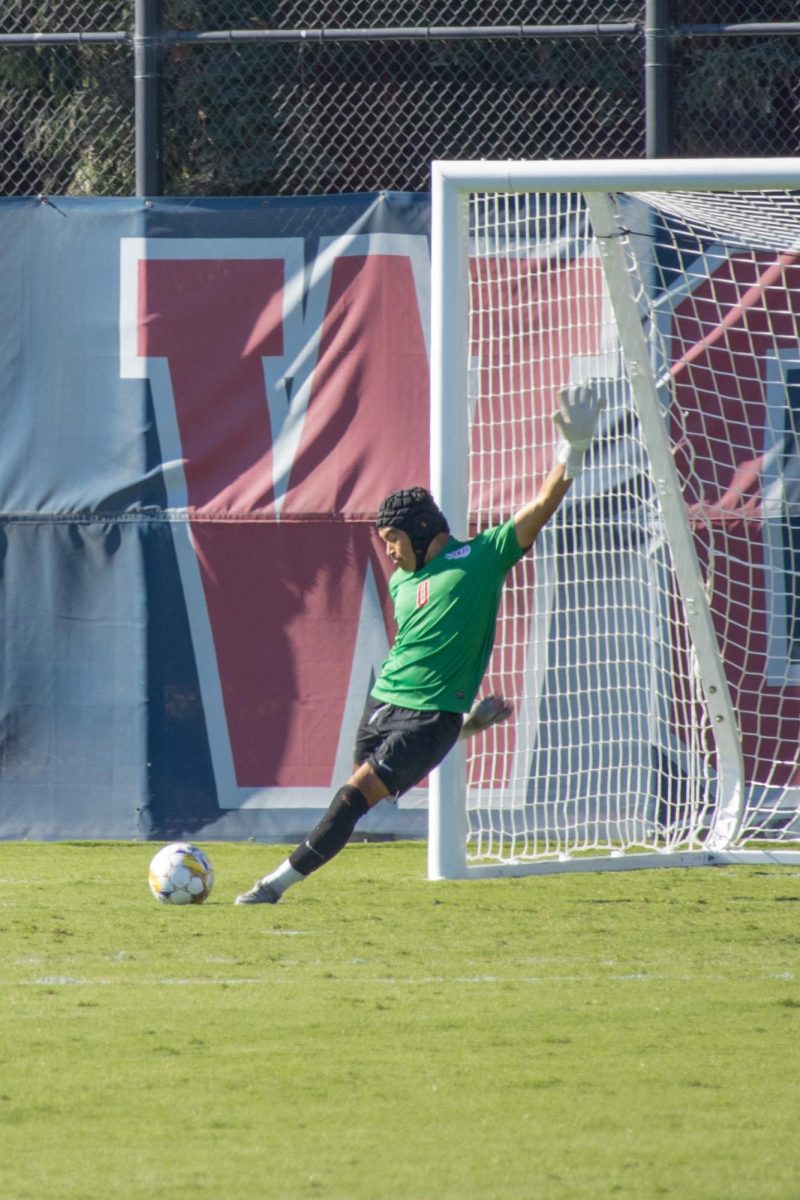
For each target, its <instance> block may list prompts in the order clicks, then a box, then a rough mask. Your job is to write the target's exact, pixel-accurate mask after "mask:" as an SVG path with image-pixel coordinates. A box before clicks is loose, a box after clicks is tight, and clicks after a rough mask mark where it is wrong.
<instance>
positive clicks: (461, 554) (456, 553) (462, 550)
mask: <svg viewBox="0 0 800 1200" xmlns="http://www.w3.org/2000/svg"><path fill="white" fill-rule="evenodd" d="M471 553H472V546H459V547H458V549H457V550H451V551H450V553H449V554H445V558H469V556H470V554H471Z"/></svg>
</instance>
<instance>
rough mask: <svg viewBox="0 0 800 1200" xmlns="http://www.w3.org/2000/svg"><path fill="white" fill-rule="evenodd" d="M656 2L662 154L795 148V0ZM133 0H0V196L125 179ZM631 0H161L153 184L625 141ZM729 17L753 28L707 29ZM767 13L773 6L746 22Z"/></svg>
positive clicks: (130, 178) (331, 187)
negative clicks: (663, 100)
mask: <svg viewBox="0 0 800 1200" xmlns="http://www.w3.org/2000/svg"><path fill="white" fill-rule="evenodd" d="M665 7H667V8H669V12H670V17H669V19H670V28H669V30H668V47H669V58H670V64H669V71H668V79H669V86H668V90H667V93H666V94H667V96H668V112H667V113H666V117H667V120H666V123H665V125H666V128H667V134H668V141H669V147H668V148H669V152H670V153H672V154H674V155H675V156H698V157H714V156H721V155H727V154H752V155H793V154H796V153H798V152H800V132H799V131H800V21H797V19H796V18H797V16H798V13H797V5H796V0H763V2H762V3H758V0H748V3H747V4H744V3H742V2H739V3H734V2H732V0H730V2H725V0H717V2H716V3H714V2H713V0H711V2H706V3H700V0H682V2H681V0H679V2H678V3H674V4H672V5H667V6H665ZM136 8H137V3H135V0H91V2H90V0H9V2H7V3H6V4H5V5H4V6H3V8H2V11H1V12H0V194H5V195H21V194H37V193H42V192H44V193H49V194H73V195H76V194H95V195H126V194H131V193H133V192H134V191H135V190H136V164H135V159H136V126H135V117H136V112H135V109H136V91H135V85H134V76H135V73H136V64H135V44H136V36H135V18H136V11H135V10H136ZM644 9H645V6H644V5H643V4H642V3H641V2H640V0H585V2H583V3H577V4H576V3H568V2H567V0H539V2H538V3H536V2H534V3H523V2H522V0H511V2H506V3H503V2H501V0H495V2H492V0H487V2H486V3H483V4H478V3H476V2H475V0H441V2H440V3H438V4H436V5H433V4H431V3H420V2H414V0H348V3H344V0H314V3H312V2H311V0H209V2H207V3H200V2H199V0H163V2H162V3H160V4H159V5H158V18H159V23H160V31H159V36H158V39H157V45H158V50H157V59H156V61H157V63H158V68H159V74H160V85H159V89H158V90H159V96H160V103H159V105H158V112H159V128H160V143H161V146H162V147H163V158H162V159H161V160H160V162H161V169H160V174H161V180H160V189H159V190H161V191H162V192H164V193H165V194H168V195H176V196H189V195H246V194H249V195H253V194H314V193H325V192H327V193H333V192H358V191H377V190H384V189H395V190H401V191H418V190H425V189H427V187H428V178H429V166H430V161H431V160H432V159H434V158H577V157H584V158H611V157H614V158H626V157H641V156H643V155H644V154H645V151H646V140H645V139H646V124H647V121H648V113H647V111H646V103H645V95H646V88H645V71H646V66H645V60H646V58H647V50H646V30H645V19H644ZM745 20H746V21H747V22H748V28H749V29H753V30H754V31H752V32H743V31H742V30H741V29H740V30H737V31H735V32H733V33H732V32H731V30H730V29H727V30H726V29H725V28H723V27H724V26H725V25H728V26H729V25H730V24H731V23H733V22H737V21H739V22H741V21H745ZM759 22H760V23H761V24H762V25H763V26H764V27H765V28H763V29H761V28H759V29H754V26H755V25H756V23H759ZM775 22H784V23H786V26H785V28H783V29H782V30H781V31H780V32H778V31H777V29H775V28H766V27H767V26H768V25H769V24H770V23H775ZM714 26H719V28H718V29H715V28H714ZM224 31H236V32H232V33H229V34H228V35H227V36H225V35H224ZM33 34H36V35H37V40H34V39H33V38H32V36H31V35H33ZM56 39H61V40H56ZM649 115H650V117H651V118H652V114H649Z"/></svg>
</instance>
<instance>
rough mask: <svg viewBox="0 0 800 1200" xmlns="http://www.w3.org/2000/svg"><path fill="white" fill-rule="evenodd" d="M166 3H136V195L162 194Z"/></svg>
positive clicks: (146, 0)
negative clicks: (163, 33) (162, 88)
mask: <svg viewBox="0 0 800 1200" xmlns="http://www.w3.org/2000/svg"><path fill="white" fill-rule="evenodd" d="M161 20H162V0H136V4H135V12H134V32H133V58H134V67H133V70H134V103H135V126H136V195H137V196H158V195H160V193H161V172H162V137H163V134H162V127H161V43H160V37H161Z"/></svg>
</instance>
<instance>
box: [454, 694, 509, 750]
mask: <svg viewBox="0 0 800 1200" xmlns="http://www.w3.org/2000/svg"><path fill="white" fill-rule="evenodd" d="M513 711H514V708H513V706H512V705H511V704H509V703H508V702H507V701H506V700H504V699H503V697H502V696H484V698H483V699H482V700H476V701H475V703H474V704H473V706H472V708H471V709H470V710H469V712H468V713H467V715H466V717H465V718H464V724H463V725H462V726H461V733H460V734H459V735H458V736H459V738H460V739H461V741H465V740H466V739H467V738H468V737H472V735H473V733H483V731H484V729H488V728H489V726H490V725H496V724H497V723H498V722H499V721H507V720H508V718H509V717H510V716H511V714H512V712H513Z"/></svg>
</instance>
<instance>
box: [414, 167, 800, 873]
mask: <svg viewBox="0 0 800 1200" xmlns="http://www.w3.org/2000/svg"><path fill="white" fill-rule="evenodd" d="M431 252H432V307H431V317H432V323H431V488H432V490H433V492H434V494H435V495H436V497H437V499H438V500H439V503H440V504H441V506H442V508H443V510H444V512H445V513H446V514H447V516H448V519H449V521H450V524H451V528H452V529H453V531H454V533H455V534H456V535H457V536H460V537H464V536H467V535H469V534H471V533H474V532H475V531H477V530H479V529H482V528H486V527H488V526H490V525H493V524H496V523H498V522H500V521H502V520H504V519H506V518H507V517H509V516H511V515H512V514H513V513H514V512H515V511H516V509H517V508H519V507H521V505H522V504H524V503H526V502H527V501H528V500H529V499H531V498H532V496H533V495H534V494H535V492H536V490H537V489H538V487H539V484H540V483H541V480H542V479H543V477H544V475H545V474H546V472H547V470H548V469H549V467H550V465H551V463H552V461H553V456H554V450H555V444H556V442H557V431H556V429H555V428H554V427H553V424H552V420H551V416H552V412H553V411H554V409H555V407H556V403H557V395H558V391H559V389H560V388H561V387H563V386H565V385H566V384H568V383H587V384H591V385H592V386H593V387H595V388H596V389H597V390H598V391H599V392H601V393H602V396H603V398H604V400H605V402H606V406H605V409H604V411H603V414H602V417H601V422H600V426H599V429H598V431H597V435H596V437H595V441H594V444H593V446H592V448H591V450H590V452H589V455H588V456H587V464H586V467H585V469H584V471H583V473H582V475H581V476H580V477H579V478H578V480H576V482H575V484H574V485H573V487H572V489H571V490H570V492H569V493H568V496H567V499H566V500H565V502H564V504H563V505H562V507H561V508H560V509H559V511H558V512H557V513H556V515H555V517H554V518H553V519H552V520H551V521H550V522H549V523H548V525H547V526H546V528H545V529H544V530H543V531H542V533H541V534H540V536H539V538H538V540H537V543H536V545H535V546H534V549H533V552H532V553H531V555H529V556H528V557H527V558H526V559H525V560H524V561H523V563H521V564H520V565H519V566H518V567H516V568H514V570H513V571H512V573H511V574H510V576H509V579H508V581H507V583H506V586H505V590H504V595H503V600H502V604H501V611H500V615H499V618H498V626H497V637H496V642H495V649H494V652H493V656H492V660H491V662H490V665H489V670H488V672H487V678H486V681H485V691H486V692H502V694H503V695H505V696H506V697H507V698H508V699H509V700H511V701H512V702H513V705H514V717H513V719H512V721H510V722H509V723H508V724H507V725H504V726H498V727H494V728H493V729H491V730H489V731H488V732H487V733H486V734H484V735H480V736H478V737H476V738H473V739H472V740H471V741H470V742H469V743H468V745H467V749H466V751H465V749H464V747H463V744H462V745H461V747H457V748H456V750H455V751H454V752H452V753H451V754H450V755H449V756H448V758H447V759H446V760H445V762H444V763H443V764H442V766H441V767H440V768H439V769H438V770H437V771H436V772H434V774H433V776H432V778H431V781H430V788H429V852H428V874H429V876H430V878H463V877H469V876H480V875H496V874H525V873H547V872H553V871H563V870H602V869H609V868H611V869H626V868H632V867H650V866H673V865H681V866H688V865H710V864H718V863H724V862H745V861H755V860H758V861H771V862H794V861H800V853H798V851H797V850H791V849H788V848H787V847H790V846H791V845H792V844H793V843H798V842H800V159H777V160H769V159H755V160H715V161H694V160H664V159H661V160H647V161H643V162H634V161H630V162H629V161H614V162H600V161H580V162H550V161H547V162H496V163H493V162H437V163H434V164H433V169H432V245H431Z"/></svg>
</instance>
